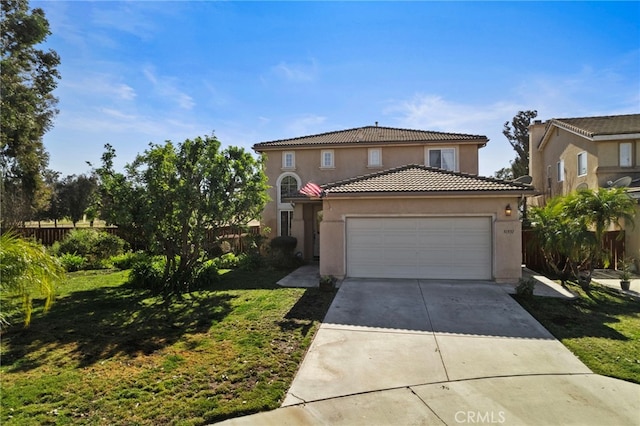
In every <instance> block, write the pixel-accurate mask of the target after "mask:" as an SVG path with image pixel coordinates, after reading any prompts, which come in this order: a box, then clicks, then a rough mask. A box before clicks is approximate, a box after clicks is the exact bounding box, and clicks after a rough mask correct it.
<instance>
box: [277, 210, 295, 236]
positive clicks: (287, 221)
mask: <svg viewBox="0 0 640 426" xmlns="http://www.w3.org/2000/svg"><path fill="white" fill-rule="evenodd" d="M292 221H293V210H280V223H279V226H280V232H279V234H280V235H281V236H283V237H287V236H289V235H291V222H292Z"/></svg>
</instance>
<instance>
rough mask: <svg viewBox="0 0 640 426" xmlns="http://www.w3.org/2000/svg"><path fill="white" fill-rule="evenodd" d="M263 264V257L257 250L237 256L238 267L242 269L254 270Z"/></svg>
mask: <svg viewBox="0 0 640 426" xmlns="http://www.w3.org/2000/svg"><path fill="white" fill-rule="evenodd" d="M263 266H264V258H263V257H262V256H261V255H260V253H258V252H251V253H249V254H241V255H239V256H238V268H239V269H242V270H243V271H255V270H257V269H259V268H261V267H263Z"/></svg>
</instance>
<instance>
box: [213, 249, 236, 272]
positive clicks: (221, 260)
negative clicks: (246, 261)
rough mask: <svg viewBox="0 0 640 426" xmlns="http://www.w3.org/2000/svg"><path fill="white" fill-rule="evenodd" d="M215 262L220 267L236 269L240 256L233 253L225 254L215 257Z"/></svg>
mask: <svg viewBox="0 0 640 426" xmlns="http://www.w3.org/2000/svg"><path fill="white" fill-rule="evenodd" d="M213 262H214V264H215V265H216V266H217V267H218V268H219V269H234V268H237V267H238V257H237V256H236V255H235V254H233V253H227V254H223V255H222V256H220V257H218V258H216V259H213Z"/></svg>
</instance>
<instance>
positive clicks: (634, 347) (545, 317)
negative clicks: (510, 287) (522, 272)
mask: <svg viewBox="0 0 640 426" xmlns="http://www.w3.org/2000/svg"><path fill="white" fill-rule="evenodd" d="M569 288H570V290H571V291H573V292H574V293H575V294H577V295H578V299H577V300H574V301H570V300H561V299H553V298H547V297H534V298H533V299H531V300H527V299H522V298H518V297H517V298H516V299H517V300H518V301H519V302H520V304H521V305H522V306H524V308H525V309H527V311H529V313H531V315H533V316H534V317H535V318H536V319H537V320H538V321H540V323H541V324H542V325H544V326H545V327H546V328H547V330H549V331H550V332H551V333H552V334H553V335H554V336H555V337H556V338H558V340H560V341H561V342H562V343H563V344H564V345H565V346H566V347H567V348H569V350H571V351H572V352H573V353H574V354H575V355H576V356H577V357H578V358H580V360H581V361H582V362H583V363H584V364H585V365H586V366H587V367H589V368H590V369H591V370H592V371H593V372H594V373H597V374H602V375H605V376H610V377H615V378H618V379H623V380H628V381H630V382H635V383H639V384H640V301H639V300H637V299H634V298H632V297H630V296H626V295H624V294H622V293H620V292H618V291H616V290H614V289H610V288H608V287H605V286H601V285H599V284H592V285H591V290H590V291H589V292H587V293H585V292H584V291H583V290H582V289H581V288H580V287H579V286H577V285H573V284H571V283H569Z"/></svg>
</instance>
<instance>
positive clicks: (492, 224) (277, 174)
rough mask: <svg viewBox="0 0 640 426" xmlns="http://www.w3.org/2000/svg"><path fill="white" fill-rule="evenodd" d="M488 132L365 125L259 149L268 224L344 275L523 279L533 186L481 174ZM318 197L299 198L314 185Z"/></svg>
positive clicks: (327, 270)
mask: <svg viewBox="0 0 640 426" xmlns="http://www.w3.org/2000/svg"><path fill="white" fill-rule="evenodd" d="M487 142H488V139H487V138H486V137H485V136H477V135H467V134H456V133H442V132H431V131H422V130H408V129H396V128H389V127H378V126H377V123H376V126H367V127H360V128H355V129H348V130H342V131H336V132H329V133H323V134H318V135H311V136H304V137H299V138H293V139H284V140H277V141H271V142H262V143H258V144H256V145H254V147H253V148H254V150H256V151H257V152H260V153H263V154H266V156H267V162H266V173H267V176H268V178H269V182H270V183H271V185H272V188H271V189H270V194H269V195H270V197H271V200H272V201H271V202H269V203H268V204H267V206H266V208H265V210H264V213H263V220H262V223H263V226H267V227H269V228H271V230H272V233H271V235H270V236H271V237H274V236H276V235H292V236H294V237H296V238H297V240H298V246H297V250H299V251H300V252H301V253H302V255H303V256H304V258H305V259H307V260H311V259H314V258H319V260H320V273H321V274H322V275H334V276H337V277H345V276H350V277H380V278H434V279H435V278H437V279H464V278H468V279H487V280H491V279H493V280H497V281H516V280H517V279H518V278H520V276H521V226H520V221H519V217H518V211H517V207H518V202H519V201H520V199H521V198H522V197H524V196H526V195H532V194H533V188H532V187H531V186H530V185H524V184H521V183H514V182H506V181H502V180H497V179H493V178H484V177H479V176H477V173H478V150H479V149H480V148H482V147H484V146H485V145H486V143H487ZM309 182H312V183H315V184H318V185H320V186H321V187H322V189H323V191H324V192H323V193H322V194H321V196H306V195H303V194H301V193H300V192H299V190H300V189H301V188H303V187H304V186H305V185H306V184H307V183H309Z"/></svg>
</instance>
